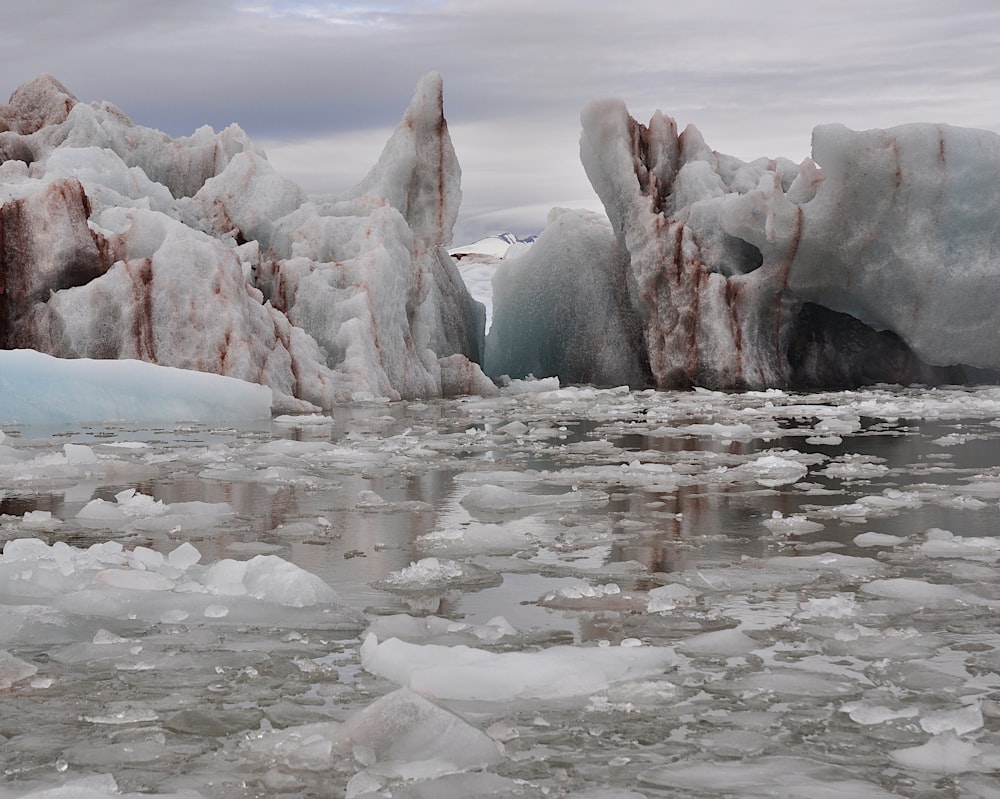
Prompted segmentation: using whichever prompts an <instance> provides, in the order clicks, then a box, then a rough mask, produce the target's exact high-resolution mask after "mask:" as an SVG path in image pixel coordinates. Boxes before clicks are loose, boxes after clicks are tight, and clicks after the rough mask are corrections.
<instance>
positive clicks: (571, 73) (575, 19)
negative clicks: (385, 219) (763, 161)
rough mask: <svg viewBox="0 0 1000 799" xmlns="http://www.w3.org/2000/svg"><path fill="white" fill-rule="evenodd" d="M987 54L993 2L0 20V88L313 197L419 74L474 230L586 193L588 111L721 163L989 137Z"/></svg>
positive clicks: (310, 5)
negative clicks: (73, 103) (981, 133)
mask: <svg viewBox="0 0 1000 799" xmlns="http://www.w3.org/2000/svg"><path fill="white" fill-rule="evenodd" d="M997 52H1000V6H998V5H997V4H996V3H995V2H994V1H993V0H954V1H953V2H952V3H949V4H948V5H947V6H946V7H945V6H942V5H941V4H940V3H938V2H931V1H930V0H880V2H878V3H871V2H870V1H869V0H839V1H838V2H831V1H830V0H817V1H816V2H811V3H800V2H791V0H771V1H770V2H761V3H747V2H745V0H702V1H701V2H699V3H697V4H692V3H671V2H663V0H625V1H624V2H621V3H608V2H605V1H604V0H545V2H538V0H384V1H383V2H377V3H376V2H353V3H336V2H325V1H324V0H313V1H312V2H287V1H285V2H279V0H231V1H230V0H225V1H224V0H173V2H171V3H162V2H160V1H159V0H153V1H150V0H92V1H91V2H88V3H79V4H66V3H63V2H61V0H35V2H32V3H30V4H29V3H24V4H20V7H19V8H18V11H17V14H16V15H11V16H10V17H9V19H7V20H5V25H4V26H3V28H2V29H0V76H3V81H4V83H0V94H5V93H6V94H9V92H10V91H12V90H13V89H14V88H15V87H16V86H17V85H18V84H19V83H21V82H23V81H25V80H28V79H30V78H32V77H34V76H35V75H37V74H39V73H40V72H50V73H52V74H54V75H56V77H58V78H59V79H60V80H61V81H63V83H65V84H66V85H67V86H69V87H70V88H71V89H72V90H73V91H74V92H75V93H76V94H77V95H78V96H79V97H80V98H81V99H83V100H99V99H108V100H111V101H112V102H114V103H115V104H116V105H118V106H119V107H121V108H122V109H123V110H124V111H125V112H126V113H128V114H129V115H130V116H131V117H132V118H133V119H134V120H135V121H136V122H138V123H140V124H144V125H149V126H152V127H157V128H160V129H162V130H165V131H167V132H168V133H170V134H172V135H181V134H186V133H190V132H191V131H192V130H193V129H194V128H196V127H198V126H200V125H202V124H209V125H212V126H213V127H215V128H221V127H223V126H225V125H227V124H229V123H231V122H238V123H239V124H240V125H241V126H242V127H244V128H245V129H246V130H247V132H248V133H250V135H251V136H253V137H254V138H255V139H259V140H262V141H264V142H266V143H267V146H268V149H269V151H272V152H273V156H272V160H275V162H276V163H280V162H281V161H282V159H284V158H286V157H290V154H291V153H292V152H293V150H294V151H295V153H296V158H298V159H299V162H298V163H299V164H300V169H299V171H298V172H297V173H296V177H299V178H301V179H303V182H305V183H308V184H309V185H308V188H312V189H317V190H318V189H320V188H323V187H324V186H329V187H330V189H331V190H332V189H336V188H339V187H342V184H343V182H344V181H345V180H348V179H352V180H353V179H358V178H360V177H361V176H362V175H363V174H364V172H365V171H366V170H367V168H368V167H369V166H370V165H371V162H372V161H371V155H370V153H371V152H373V151H374V152H375V153H376V154H377V151H378V149H379V147H380V145H381V140H380V138H376V137H382V136H383V135H384V133H385V130H386V129H387V128H391V127H392V126H393V125H394V124H395V122H396V121H398V119H399V117H400V115H401V113H402V111H403V109H404V108H405V107H406V105H407V103H408V102H409V98H410V93H411V91H412V88H413V86H414V84H415V83H416V81H417V79H418V78H419V77H420V75H421V74H423V73H424V72H427V71H428V70H431V69H435V70H438V71H440V72H441V73H442V74H443V75H444V77H445V92H446V96H445V102H446V111H447V114H448V118H449V122H450V124H451V126H452V130H453V131H454V138H455V141H456V147H457V149H458V153H459V158H460V160H461V161H462V163H463V169H464V186H465V203H466V205H465V210H464V213H463V221H462V225H463V228H462V232H463V234H464V235H473V233H475V232H477V229H476V226H477V224H479V222H477V221H476V220H488V221H483V222H482V225H483V226H484V227H485V226H487V225H488V226H489V227H496V226H501V227H502V226H504V225H503V224H502V222H501V221H500V220H502V219H503V212H504V210H505V209H507V210H509V212H510V218H511V220H512V221H514V219H515V218H516V219H519V220H523V219H531V218H536V217H535V216H533V215H534V214H539V216H538V217H537V222H536V223H535V224H534V225H532V227H534V228H537V227H539V226H540V225H541V224H543V222H544V213H542V212H541V211H537V210H536V211H528V210H526V209H536V208H538V209H540V208H544V207H545V206H546V204H547V203H548V204H550V205H551V204H558V203H561V202H563V201H567V200H570V201H571V200H574V199H577V200H579V201H580V202H590V201H592V199H593V198H592V193H590V192H589V190H588V188H587V185H586V180H585V178H584V177H583V173H582V169H581V168H580V166H579V163H578V160H577V155H576V144H577V141H578V138H579V113H580V110H581V108H582V107H583V106H584V105H585V104H586V103H587V102H588V101H590V100H592V99H595V98H598V97H605V96H618V97H622V98H623V99H624V100H625V101H626V102H627V103H628V105H629V107H630V109H631V110H632V112H633V114H634V115H635V116H636V117H638V118H639V119H648V118H649V116H650V115H651V114H652V113H653V111H654V110H655V109H657V108H661V109H662V110H663V111H664V112H666V113H669V114H671V115H674V116H676V117H677V118H678V121H679V122H680V123H681V124H682V125H684V124H687V123H689V122H690V123H694V124H696V125H697V126H698V127H699V128H700V129H701V130H702V132H703V133H704V134H705V138H706V140H707V141H708V143H709V144H710V145H711V146H713V147H716V148H717V149H719V150H722V151H724V152H729V153H732V154H735V155H738V156H740V157H742V158H753V157H756V156H759V155H768V156H776V155H785V156H788V157H792V158H794V159H796V160H798V159H801V158H802V157H804V156H805V155H807V154H808V152H809V137H810V132H811V130H812V127H813V126H814V125H816V124H818V123H822V122H830V121H840V122H844V123H845V124H847V125H849V126H851V127H855V128H865V127H882V126H889V125H894V124H898V123H902V122H908V121H918V120H926V121H943V122H950V123H952V124H958V125H969V126H975V127H985V128H990V129H994V130H997V129H1000V111H998V110H997V106H996V104H995V103H993V102H991V100H992V98H994V97H996V96H997V93H998V89H1000V65H998V62H997V58H996V53H997ZM369 139H376V140H375V141H372V140H369ZM305 141H310V142H313V143H314V152H316V153H317V157H319V154H320V153H322V158H323V159H324V160H323V161H322V162H320V161H317V163H316V165H315V168H314V169H309V168H308V165H306V166H301V163H302V159H303V158H306V159H308V156H307V155H306V152H307V151H306V150H304V149H303V148H304V147H305V145H304V144H303V142H305ZM296 147H297V148H298V149H297V150H295V148H296ZM338 148H340V149H338ZM332 162H335V163H332ZM289 163H290V161H289ZM351 175H353V176H354V177H353V178H350V176H351ZM524 232H529V231H524Z"/></svg>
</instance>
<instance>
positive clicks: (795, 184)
mask: <svg viewBox="0 0 1000 799" xmlns="http://www.w3.org/2000/svg"><path fill="white" fill-rule="evenodd" d="M581 121H582V127H583V132H582V136H581V141H580V156H581V160H582V162H583V166H584V168H585V170H586V172H587V176H588V177H589V179H590V182H591V183H592V184H593V187H594V190H595V191H596V192H597V194H598V196H599V197H600V199H601V201H602V203H603V205H604V208H605V211H606V212H607V216H608V219H610V223H611V230H609V229H608V226H607V221H605V220H602V219H595V218H593V216H592V215H588V214H585V213H584V214H580V213H574V212H559V211H557V212H555V213H554V214H553V215H552V217H550V220H549V224H548V227H547V228H546V229H545V230H544V231H543V233H542V234H541V235H540V236H539V238H538V241H537V242H536V244H535V245H534V246H533V248H532V251H531V252H530V253H528V254H527V255H526V256H523V257H522V258H519V259H516V260H513V261H510V262H508V263H505V264H503V265H501V266H500V268H498V270H497V273H496V276H495V278H494V287H495V294H496V296H495V301H494V324H493V327H492V328H491V330H490V335H489V339H488V342H487V343H488V346H487V354H488V358H487V369H488V371H491V373H495V374H502V373H507V374H509V375H511V376H512V377H523V376H525V375H527V374H529V373H532V372H533V373H535V374H536V376H549V375H558V376H560V377H562V378H563V379H564V380H567V381H580V380H587V381H591V382H596V383H600V384H602V385H615V384H617V383H628V384H630V385H632V386H636V387H641V386H644V385H655V386H657V387H660V388H678V387H689V386H707V387H710V388H725V389H745V388H768V387H785V386H795V387H800V388H801V387H811V386H841V387H842V386H851V385H864V384H871V383H875V382H880V381H881V382H901V383H909V382H916V381H920V382H929V383H949V382H963V381H965V380H966V379H967V374H968V373H967V372H966V370H965V369H963V368H948V367H953V366H955V365H967V366H973V367H983V368H986V369H990V370H996V369H997V368H998V367H1000V356H998V355H997V353H998V352H1000V347H998V346H997V343H998V342H997V339H996V335H997V333H996V325H995V324H994V322H995V312H994V309H995V307H996V303H997V300H998V298H1000V263H998V260H997V242H998V240H1000V224H998V222H997V218H998V214H997V209H998V208H1000V191H998V189H997V185H998V181H997V177H998V175H1000V137H998V136H997V135H996V134H995V133H992V132H988V131H979V130H965V129H960V128H952V127H949V126H947V125H930V124H928V125H903V126H899V127H895V128H891V129H888V130H871V131H862V132H855V131H850V130H848V129H847V128H845V127H843V126H841V125H824V126H821V127H818V128H817V129H816V130H815V132H814V135H813V155H812V158H807V159H806V160H805V161H803V162H802V163H801V164H794V163H792V162H790V161H788V160H787V159H781V158H778V159H770V158H760V159H757V160H755V161H751V162H749V163H745V162H743V161H741V160H739V159H737V158H734V157H732V156H727V155H724V154H721V153H718V152H716V151H714V150H712V149H711V148H710V147H708V145H707V144H706V143H705V141H704V139H703V138H702V136H701V134H700V132H699V131H698V130H697V129H696V128H694V127H693V126H688V127H687V128H686V129H685V130H683V131H679V130H678V128H677V124H676V122H675V121H674V120H673V119H671V118H670V117H667V116H664V115H663V114H661V113H660V112H656V113H655V114H654V115H653V117H652V118H651V119H650V121H649V123H648V124H647V125H643V124H641V123H639V122H638V121H636V120H635V119H633V118H632V117H631V116H629V114H628V111H627V110H626V108H625V105H624V103H622V102H621V101H617V100H601V101H597V102H594V103H591V104H590V105H588V106H587V107H586V108H585V109H584V110H583V113H582V115H581ZM970 198H976V199H975V201H970ZM845 231H847V232H846V233H845ZM570 307H573V308H586V309H588V312H587V313H586V314H577V315H570V314H568V313H567V311H566V309H567V308H570ZM552 309H556V311H555V313H554V314H553V313H552ZM567 319H568V320H569V321H568V322H566V321H565V320H567ZM556 320H558V321H556ZM994 376H995V371H994ZM972 379H982V376H980V377H978V378H976V377H974V378H972ZM817 432H818V434H819V437H825V438H830V437H831V436H834V435H839V433H838V432H836V431H833V430H819V431H817Z"/></svg>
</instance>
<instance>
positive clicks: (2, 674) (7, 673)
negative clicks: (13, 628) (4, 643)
mask: <svg viewBox="0 0 1000 799" xmlns="http://www.w3.org/2000/svg"><path fill="white" fill-rule="evenodd" d="M37 672H38V667H37V666H34V665H32V664H31V663H27V662H25V661H23V660H21V659H20V658H16V657H14V656H13V655H12V654H11V653H10V652H8V651H7V650H6V649H0V690H6V689H8V688H10V687H11V686H12V685H13V684H14V683H16V682H21V680H26V679H28V677H33V676H34V675H35V674H36V673H37Z"/></svg>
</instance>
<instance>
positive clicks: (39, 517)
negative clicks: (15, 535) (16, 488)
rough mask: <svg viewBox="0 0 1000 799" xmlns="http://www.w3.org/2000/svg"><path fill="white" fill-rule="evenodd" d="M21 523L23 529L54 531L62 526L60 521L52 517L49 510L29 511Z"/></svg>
mask: <svg viewBox="0 0 1000 799" xmlns="http://www.w3.org/2000/svg"><path fill="white" fill-rule="evenodd" d="M21 518H22V521H21V526H22V527H27V528H35V529H40V530H54V529H55V528H56V527H58V526H59V525H61V524H62V522H61V521H60V520H59V519H56V518H54V517H53V516H52V512H51V511H47V510H29V511H25V514H24V516H23V517H21Z"/></svg>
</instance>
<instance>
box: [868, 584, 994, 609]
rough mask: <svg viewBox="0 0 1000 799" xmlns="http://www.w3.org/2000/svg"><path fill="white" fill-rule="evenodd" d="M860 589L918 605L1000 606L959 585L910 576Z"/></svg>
mask: <svg viewBox="0 0 1000 799" xmlns="http://www.w3.org/2000/svg"><path fill="white" fill-rule="evenodd" d="M860 590H861V591H862V592H863V593H866V594H871V595H873V596H878V597H884V598H886V599H900V600H903V601H906V602H909V603H911V604H913V605H916V606H918V607H941V606H944V605H950V604H953V603H955V604H963V605H981V606H986V607H1000V602H996V601H993V600H989V599H985V598H983V597H980V596H977V595H975V594H973V593H972V592H971V591H967V590H965V589H964V588H960V587H959V586H957V585H941V584H937V583H929V582H927V581H925V580H916V579H913V578H909V577H893V578H888V579H884V580H872V581H871V582H870V583H865V584H864V585H862V586H861V589H860Z"/></svg>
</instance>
